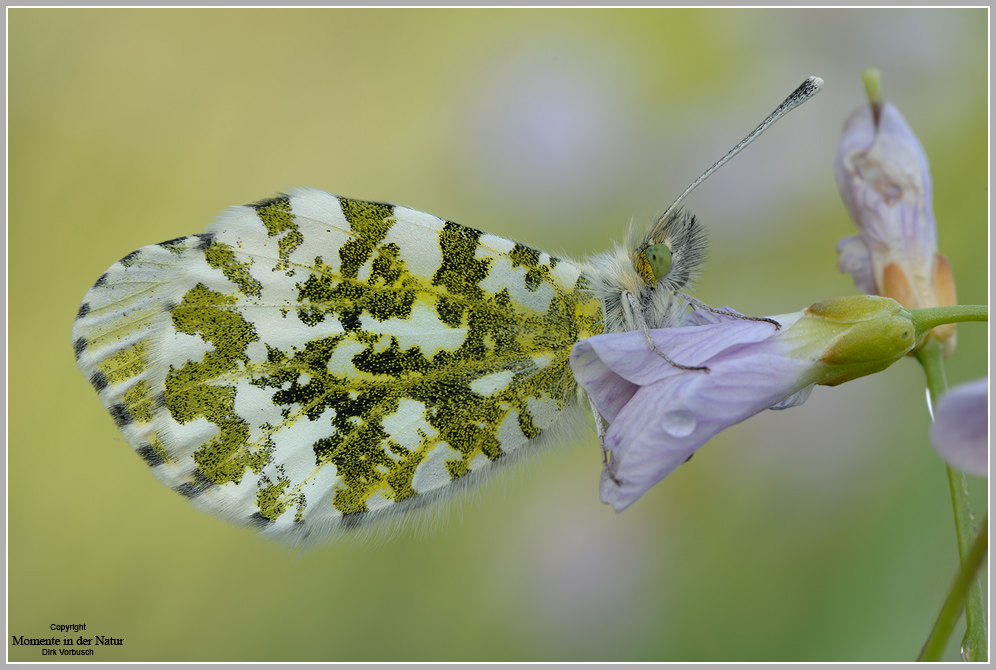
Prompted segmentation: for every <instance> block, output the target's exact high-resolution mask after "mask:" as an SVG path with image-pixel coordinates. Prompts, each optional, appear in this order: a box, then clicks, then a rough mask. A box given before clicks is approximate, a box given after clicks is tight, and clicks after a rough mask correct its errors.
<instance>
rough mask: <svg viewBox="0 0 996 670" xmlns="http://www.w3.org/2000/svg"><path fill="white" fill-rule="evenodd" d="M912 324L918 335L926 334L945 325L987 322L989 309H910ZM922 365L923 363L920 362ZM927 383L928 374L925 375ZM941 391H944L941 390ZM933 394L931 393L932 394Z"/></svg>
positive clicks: (975, 306) (959, 307) (969, 306)
mask: <svg viewBox="0 0 996 670" xmlns="http://www.w3.org/2000/svg"><path fill="white" fill-rule="evenodd" d="M910 314H911V315H912V317H913V324H914V325H915V326H916V331H917V332H918V333H926V332H927V331H928V330H930V329H931V328H935V327H937V326H942V325H944V324H945V323H960V322H965V321H988V320H989V307H988V306H987V305H949V306H947V307H927V308H926V309H911V310H910ZM920 363H921V364H923V361H920ZM927 375H928V377H927V378H928V381H929V379H930V373H929V372H928V373H927ZM941 390H942V391H943V390H944V389H941ZM932 394H933V393H932Z"/></svg>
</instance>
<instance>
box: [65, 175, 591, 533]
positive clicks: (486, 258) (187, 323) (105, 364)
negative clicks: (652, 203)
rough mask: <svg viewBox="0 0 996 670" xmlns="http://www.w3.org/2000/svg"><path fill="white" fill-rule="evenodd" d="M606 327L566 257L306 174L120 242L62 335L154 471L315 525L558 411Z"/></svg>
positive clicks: (255, 511) (189, 492)
mask: <svg viewBox="0 0 996 670" xmlns="http://www.w3.org/2000/svg"><path fill="white" fill-rule="evenodd" d="M601 329H602V311H601V306H600V302H599V301H598V300H597V299H596V298H595V297H593V295H592V293H591V291H590V290H589V287H588V279H587V277H586V276H585V275H584V274H583V273H582V272H581V270H580V269H579V268H578V267H577V266H576V265H574V264H573V263H570V262H566V261H563V260H559V259H557V258H553V257H551V256H549V255H548V254H545V253H542V252H538V251H536V250H534V249H531V248H529V247H525V246H522V245H520V244H516V243H513V242H510V241H508V240H505V239H502V238H499V237H495V236H493V235H488V234H485V233H481V232H479V231H476V230H473V229H471V228H466V227H464V226H460V225H457V224H455V223H452V222H447V221H443V220H441V219H438V218H436V217H434V216H430V215H428V214H424V213H421V212H417V211H414V210H410V209H405V208H402V207H396V206H392V205H386V204H379V203H371V202H360V201H355V200H348V199H345V198H339V197H336V196H333V195H330V194H328V193H324V192H321V191H316V190H308V189H301V190H297V191H294V192H292V193H291V194H290V195H286V196H282V197H278V198H275V199H272V200H268V201H264V202H260V203H257V204H255V205H250V206H245V207H235V208H232V209H230V210H228V211H226V212H225V213H223V214H222V215H221V216H220V217H219V218H218V219H217V220H216V221H215V223H214V224H212V226H211V227H210V228H209V229H208V231H207V232H206V233H204V234H202V235H194V236H190V237H183V238H179V239H176V240H171V241H169V242H163V243H161V244H158V245H153V246H148V247H144V248H142V249H140V250H138V251H136V252H134V253H132V254H129V255H128V256H126V257H125V258H123V259H121V260H120V261H118V262H117V263H115V264H114V265H113V266H111V268H110V269H108V271H107V272H106V273H104V275H103V276H102V277H101V278H100V279H99V280H97V283H96V284H94V286H93V287H92V288H91V289H90V291H89V292H88V293H87V295H86V297H85V299H84V301H83V304H82V305H81V307H80V311H79V314H78V316H77V318H76V321H75V323H74V325H73V341H74V346H75V350H76V357H77V362H78V364H79V367H80V369H81V370H82V371H83V373H84V375H85V376H86V377H87V378H88V379H89V381H90V383H91V384H92V385H93V387H94V388H95V389H96V390H97V392H98V394H99V396H100V399H101V402H102V403H103V404H104V406H105V407H106V408H107V410H108V411H109V412H110V413H111V416H112V417H113V418H114V420H115V422H116V423H117V426H118V428H119V429H120V430H121V432H122V434H123V435H124V436H125V438H126V439H127V440H128V442H129V443H130V444H131V445H132V447H133V448H134V449H135V450H136V451H137V452H138V453H139V455H141V456H142V457H143V458H144V459H145V461H146V462H147V463H148V464H149V465H150V466H151V467H152V469H153V472H154V473H155V474H156V476H157V477H158V478H159V479H160V480H161V481H162V482H163V483H165V484H166V485H167V486H169V487H171V488H173V489H175V490H176V491H178V492H180V493H181V494H183V495H184V496H186V497H187V498H189V499H190V500H191V501H192V502H193V503H194V504H195V505H196V506H197V507H199V508H201V509H203V510H205V511H208V512H211V513H213V514H217V515H219V516H221V517H223V518H226V519H228V520H230V521H233V522H236V523H239V524H252V525H256V526H258V527H259V528H260V529H261V530H262V531H263V532H264V533H267V534H270V535H273V536H275V537H278V538H281V539H285V540H288V541H304V540H310V541H320V540H323V539H325V538H328V537H331V536H334V535H335V534H336V533H337V532H338V531H339V530H341V529H343V528H351V527H355V526H360V525H363V524H365V522H367V521H369V520H373V519H376V518H380V517H385V516H388V515H391V514H394V513H398V512H406V511H408V510H411V509H413V508H415V507H418V506H420V505H422V504H424V503H425V502H428V501H430V500H432V499H433V498H436V497H439V496H442V495H445V494H447V493H449V492H452V491H453V490H455V489H456V488H457V487H455V486H453V485H454V484H455V483H456V484H462V483H466V482H471V481H474V480H476V479H477V478H478V477H479V476H481V475H482V474H484V473H486V472H487V471H488V470H489V469H492V466H493V465H495V464H498V463H505V462H509V461H511V460H512V459H513V457H515V456H517V455H518V454H519V453H521V452H523V451H529V449H523V447H526V446H527V445H534V444H537V443H539V442H542V441H545V440H546V439H547V438H549V437H550V436H551V435H553V434H555V433H556V432H557V431H558V429H560V428H561V427H563V426H564V425H566V424H568V423H571V417H570V416H569V415H570V414H571V413H572V412H576V411H578V410H579V408H578V391H577V387H576V384H575V383H574V380H573V378H572V376H571V372H570V367H569V365H568V355H569V354H570V350H571V346H572V345H573V344H574V343H575V342H576V341H577V340H578V339H580V338H584V337H588V336H590V335H593V334H596V333H598V332H600V331H601Z"/></svg>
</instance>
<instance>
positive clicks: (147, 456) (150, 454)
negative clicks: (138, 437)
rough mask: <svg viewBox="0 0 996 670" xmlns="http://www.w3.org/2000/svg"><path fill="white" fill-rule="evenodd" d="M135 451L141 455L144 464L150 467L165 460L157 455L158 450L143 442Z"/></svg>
mask: <svg viewBox="0 0 996 670" xmlns="http://www.w3.org/2000/svg"><path fill="white" fill-rule="evenodd" d="M135 453H136V454H138V455H139V456H141V457H142V460H143V461H145V463H146V465H148V466H149V467H150V468H154V467H156V466H158V465H162V464H163V463H164V462H165V461H163V457H162V456H160V455H159V452H157V451H156V450H155V449H153V448H152V445H151V444H143V445H142V446H141V447H139V448H138V449H136V450H135Z"/></svg>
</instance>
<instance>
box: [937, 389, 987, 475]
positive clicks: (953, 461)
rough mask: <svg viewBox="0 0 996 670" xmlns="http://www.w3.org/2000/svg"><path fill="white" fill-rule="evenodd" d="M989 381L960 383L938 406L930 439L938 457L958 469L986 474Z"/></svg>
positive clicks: (973, 473)
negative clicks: (938, 454)
mask: <svg viewBox="0 0 996 670" xmlns="http://www.w3.org/2000/svg"><path fill="white" fill-rule="evenodd" d="M988 428H989V380H988V379H987V378H985V377H983V378H982V379H977V380H976V381H974V382H968V383H965V384H959V385H958V386H955V387H953V388H951V389H949V390H948V392H947V393H945V394H944V395H943V396H942V397H941V400H940V402H938V403H937V408H936V410H935V412H934V425H932V426H931V427H930V439H931V441H932V442H933V443H934V447H935V448H936V449H937V451H938V453H940V455H941V457H942V458H943V459H944V460H945V461H947V463H948V464H949V465H950V466H951V467H953V468H956V469H958V470H962V471H964V472H967V473H969V474H972V475H978V476H980V477H987V476H988V475H989V440H988Z"/></svg>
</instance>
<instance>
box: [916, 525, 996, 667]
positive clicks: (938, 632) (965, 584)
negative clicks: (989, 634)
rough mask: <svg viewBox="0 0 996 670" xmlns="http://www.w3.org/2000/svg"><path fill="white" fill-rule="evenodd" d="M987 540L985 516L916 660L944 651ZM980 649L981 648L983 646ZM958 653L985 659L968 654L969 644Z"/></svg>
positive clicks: (935, 657)
mask: <svg viewBox="0 0 996 670" xmlns="http://www.w3.org/2000/svg"><path fill="white" fill-rule="evenodd" d="M988 541H989V519H988V517H987V518H986V520H985V522H984V523H983V524H982V530H980V531H979V535H978V536H977V537H976V538H975V542H974V543H973V544H972V548H971V550H969V552H968V556H966V558H965V562H964V563H963V564H962V566H961V569H960V570H958V576H957V577H956V578H955V583H954V586H952V587H951V592H950V593H948V597H947V599H945V601H944V605H943V606H942V607H941V613H940V614H939V615H937V622H936V623H935V624H934V630H932V631H930V637H929V638H927V644H925V645H924V646H923V651H921V652H920V657H919V658H918V659H917V660H918V661H939V660H940V658H941V655H942V654H943V653H944V647H945V643H946V642H947V641H948V640H947V639H948V637H949V636H950V635H951V630H952V629H953V628H954V626H955V623H957V622H958V617H960V616H961V608H962V607H964V606H965V600H966V598H967V596H968V594H969V593H970V589H971V588H972V586H973V585H974V584H978V582H979V580H978V579H976V577H975V575H976V573H977V572H978V570H979V568H981V567H982V563H983V561H984V560H985V558H986V545H987V544H988ZM984 641H985V640H984V639H983V642H984ZM983 651H985V650H984V649H983ZM962 653H963V655H964V657H965V660H966V661H971V660H982V661H984V660H986V659H985V654H983V655H982V658H981V659H975V658H972V649H971V648H969V647H965V646H963V648H962Z"/></svg>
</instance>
